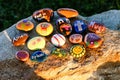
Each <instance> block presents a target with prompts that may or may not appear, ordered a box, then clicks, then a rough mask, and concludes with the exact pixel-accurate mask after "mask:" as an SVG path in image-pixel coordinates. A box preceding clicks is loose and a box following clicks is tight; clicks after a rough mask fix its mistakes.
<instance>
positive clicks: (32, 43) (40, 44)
mask: <svg viewBox="0 0 120 80" xmlns="http://www.w3.org/2000/svg"><path fill="white" fill-rule="evenodd" d="M45 44H46V42H45V39H44V38H43V37H40V36H38V37H34V38H32V39H30V40H29V41H28V43H27V47H28V49H30V50H40V49H43V48H44V47H45Z"/></svg>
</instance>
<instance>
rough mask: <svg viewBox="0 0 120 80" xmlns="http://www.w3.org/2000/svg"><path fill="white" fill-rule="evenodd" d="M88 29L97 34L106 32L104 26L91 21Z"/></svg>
mask: <svg viewBox="0 0 120 80" xmlns="http://www.w3.org/2000/svg"><path fill="white" fill-rule="evenodd" d="M88 29H89V30H90V31H92V32H95V33H96V34H97V33H103V32H105V30H106V27H105V26H104V25H103V24H100V23H97V22H95V21H91V22H90V24H89V25H88Z"/></svg>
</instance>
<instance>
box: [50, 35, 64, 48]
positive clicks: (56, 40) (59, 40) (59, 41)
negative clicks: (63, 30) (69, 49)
mask: <svg viewBox="0 0 120 80" xmlns="http://www.w3.org/2000/svg"><path fill="white" fill-rule="evenodd" d="M51 42H52V44H53V45H55V46H57V47H61V46H63V45H64V44H65V42H66V39H65V37H64V36H63V35H62V34H54V35H53V36H52V38H51Z"/></svg>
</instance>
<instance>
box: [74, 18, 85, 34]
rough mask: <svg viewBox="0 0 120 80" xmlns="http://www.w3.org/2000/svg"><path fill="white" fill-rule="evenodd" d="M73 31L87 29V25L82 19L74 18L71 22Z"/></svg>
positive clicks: (80, 31) (78, 31)
mask: <svg viewBox="0 0 120 80" xmlns="http://www.w3.org/2000/svg"><path fill="white" fill-rule="evenodd" d="M73 29H74V31H75V33H83V32H84V31H85V30H86V29H87V25H86V24H85V23H84V22H83V21H82V20H76V21H74V23H73Z"/></svg>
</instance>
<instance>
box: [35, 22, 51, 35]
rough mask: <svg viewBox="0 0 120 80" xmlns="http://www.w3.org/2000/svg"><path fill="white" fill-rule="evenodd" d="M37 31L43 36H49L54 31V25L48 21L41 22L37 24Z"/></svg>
mask: <svg viewBox="0 0 120 80" xmlns="http://www.w3.org/2000/svg"><path fill="white" fill-rule="evenodd" d="M36 32H37V33H38V34H39V35H41V36H48V35H50V34H51V33H52V32H53V26H52V24H50V23H48V22H41V23H40V24H38V25H37V27H36Z"/></svg>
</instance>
